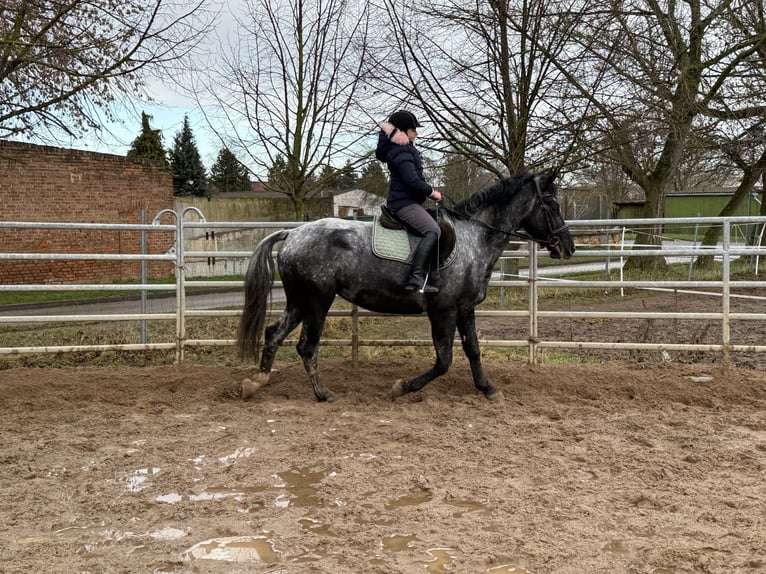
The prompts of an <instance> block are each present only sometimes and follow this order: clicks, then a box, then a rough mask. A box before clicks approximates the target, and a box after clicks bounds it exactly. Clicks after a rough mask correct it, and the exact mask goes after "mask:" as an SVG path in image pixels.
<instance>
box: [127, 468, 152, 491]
mask: <svg viewBox="0 0 766 574" xmlns="http://www.w3.org/2000/svg"><path fill="white" fill-rule="evenodd" d="M159 472H160V469H159V468H158V467H156V466H152V467H148V468H139V469H138V470H134V471H133V472H131V473H129V474H128V476H126V477H125V482H126V483H127V485H128V490H129V491H130V492H141V491H142V490H144V489H145V488H148V487H149V478H150V477H152V476H155V475H156V474H158V473H159Z"/></svg>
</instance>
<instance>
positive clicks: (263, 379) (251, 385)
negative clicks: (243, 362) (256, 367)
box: [240, 373, 269, 401]
mask: <svg viewBox="0 0 766 574" xmlns="http://www.w3.org/2000/svg"><path fill="white" fill-rule="evenodd" d="M254 378H255V380H254V381H253V380H251V379H244V380H243V381H242V385H241V386H240V396H241V397H242V400H243V401H248V400H250V399H251V398H253V396H254V395H255V392H256V391H257V390H258V389H260V388H261V387H262V386H263V385H265V384H266V383H267V382H268V381H269V374H268V373H258V374H257V375H256V376H255V377H254Z"/></svg>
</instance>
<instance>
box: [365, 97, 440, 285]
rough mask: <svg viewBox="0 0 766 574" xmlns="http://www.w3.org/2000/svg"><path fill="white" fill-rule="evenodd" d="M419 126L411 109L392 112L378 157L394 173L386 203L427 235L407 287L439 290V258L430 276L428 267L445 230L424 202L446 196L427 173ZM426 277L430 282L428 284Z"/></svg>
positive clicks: (381, 136)
mask: <svg viewBox="0 0 766 574" xmlns="http://www.w3.org/2000/svg"><path fill="white" fill-rule="evenodd" d="M419 127H421V126H420V123H418V120H417V118H416V117H415V116H414V114H412V113H411V112H408V111H405V110H399V111H398V112H394V113H393V114H391V117H390V118H389V119H388V122H384V123H382V124H380V128H381V129H380V133H379V134H378V147H377V149H376V150H375V157H377V158H378V159H379V160H380V161H382V162H385V163H386V164H387V165H388V170H389V171H390V173H391V180H390V182H389V184H388V199H387V201H386V205H387V206H388V208H389V209H390V210H391V211H393V212H394V213H395V214H396V216H397V217H398V218H399V219H401V220H402V221H404V222H405V223H406V224H407V225H408V226H409V227H411V228H412V229H414V230H415V231H417V232H418V233H419V234H420V235H422V236H423V239H421V240H420V243H419V244H418V246H417V248H416V249H415V253H413V255H412V266H411V267H410V275H409V278H408V279H407V282H406V283H405V285H404V290H405V291H419V292H421V293H437V292H438V291H439V287H438V286H437V285H435V282H436V275H437V273H438V268H439V265H438V261H437V262H434V264H433V265H432V267H433V271H432V273H431V275H430V277H429V276H428V272H427V269H428V266H429V263H430V262H431V259H432V254H434V253H436V246H437V245H438V243H439V236H440V235H441V230H440V229H439V224H438V223H436V221H435V220H434V218H433V217H431V215H430V214H429V213H428V212H427V211H426V210H425V208H424V207H423V203H424V202H425V200H426V199H433V200H434V201H440V200H441V198H442V196H441V194H440V193H439V192H438V191H436V190H435V189H434V188H433V187H431V185H429V184H428V183H427V182H426V180H425V179H424V177H423V163H422V161H421V159H420V152H419V151H418V150H417V149H416V148H415V145H414V144H415V138H417V137H418V132H417V128H419ZM426 279H428V280H429V284H426Z"/></svg>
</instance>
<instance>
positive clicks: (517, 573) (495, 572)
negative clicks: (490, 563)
mask: <svg viewBox="0 0 766 574" xmlns="http://www.w3.org/2000/svg"><path fill="white" fill-rule="evenodd" d="M487 572H488V574H532V573H531V572H530V571H529V570H524V569H523V568H516V567H515V566H495V567H494V568H490V569H489V570H487Z"/></svg>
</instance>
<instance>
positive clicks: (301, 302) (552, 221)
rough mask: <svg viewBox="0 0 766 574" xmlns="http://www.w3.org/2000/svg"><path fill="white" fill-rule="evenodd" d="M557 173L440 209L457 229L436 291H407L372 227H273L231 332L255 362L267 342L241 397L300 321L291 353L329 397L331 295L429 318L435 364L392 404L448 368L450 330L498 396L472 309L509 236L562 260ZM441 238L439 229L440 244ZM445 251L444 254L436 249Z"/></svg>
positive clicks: (522, 176)
mask: <svg viewBox="0 0 766 574" xmlns="http://www.w3.org/2000/svg"><path fill="white" fill-rule="evenodd" d="M555 178H556V173H555V172H544V173H541V174H537V175H535V174H532V173H530V172H522V173H518V174H516V175H513V176H511V177H508V178H505V179H501V180H500V181H499V182H497V183H496V184H494V185H492V186H490V187H487V188H485V189H483V190H481V191H477V192H476V193H474V194H472V195H471V196H469V197H468V198H467V199H465V200H463V201H460V202H458V203H456V204H455V205H454V206H453V207H451V208H449V209H447V208H442V209H443V210H446V211H447V213H448V214H449V215H451V216H452V217H451V219H452V225H453V228H454V253H453V257H452V260H451V262H450V263H449V265H447V266H445V267H442V269H441V271H440V275H441V288H440V290H439V292H438V293H419V292H417V291H415V292H407V291H405V290H404V288H403V285H404V283H405V280H406V278H407V275H408V272H409V264H408V263H406V262H402V261H392V260H388V259H381V258H378V257H377V256H375V255H374V254H373V252H372V240H373V238H372V235H373V224H372V223H370V222H363V221H356V220H344V219H338V218H324V219H319V220H316V221H312V222H309V223H305V224H303V225H301V226H299V227H296V228H293V229H290V230H281V231H276V232H274V233H272V234H270V235H268V236H267V237H265V238H264V239H263V240H261V242H260V243H259V244H258V245H257V247H256V249H255V251H254V252H253V255H252V257H251V259H250V262H249V265H248V269H247V272H246V275H245V303H244V309H243V312H242V316H241V319H240V323H239V328H238V332H237V346H238V349H239V354H240V357H241V358H242V359H243V360H248V359H249V360H254V359H255V358H256V356H257V353H258V350H259V349H260V347H261V344H262V345H263V349H262V354H261V360H260V364H259V367H258V371H257V374H256V375H255V376H254V377H253V379H252V380H251V379H249V378H247V379H244V381H242V384H241V389H240V390H241V394H242V397H243V398H244V399H248V398H251V397H252V396H253V395H254V393H255V391H256V390H257V389H258V388H259V387H261V386H262V385H264V384H266V383H267V382H268V380H269V375H270V373H271V369H272V365H273V363H274V357H275V355H276V352H277V350H278V349H279V347H280V345H281V344H282V342H283V341H284V340H285V338H286V337H287V335H288V334H290V333H291V332H292V331H293V329H295V328H296V327H297V326H298V325H299V324H302V327H301V333H300V338H299V341H298V344H297V346H296V349H297V351H298V355H299V356H300V357H301V359H302V361H303V365H304V367H305V370H306V373H307V375H308V378H309V381H310V382H311V385H312V387H313V389H314V394H315V395H316V398H317V400H318V401H328V402H331V401H333V400H335V398H336V396H335V393H334V392H333V391H332V390H330V389H329V388H328V387H326V386H325V385H324V384H323V383H322V382H321V380H320V377H319V367H318V360H317V353H318V347H319V341H320V338H321V336H322V329H323V327H324V323H325V318H326V316H327V313H328V311H329V309H330V306H331V305H332V303H333V300H334V299H335V297H336V296H339V297H341V298H343V299H345V300H346V301H349V302H351V303H353V304H356V305H358V306H359V307H362V308H364V309H368V310H370V311H374V312H380V313H393V314H399V315H401V314H421V313H424V312H425V313H427V315H428V319H429V320H430V323H431V337H432V340H433V345H434V349H435V351H436V362H435V363H434V365H433V367H432V368H431V369H429V370H428V371H426V372H424V373H422V374H420V375H418V376H416V377H414V378H412V379H409V380H404V379H399V380H397V381H396V382H395V383H394V385H393V387H392V389H391V395H392V397H394V398H396V397H398V396H402V395H405V394H407V393H410V392H414V391H419V390H421V389H422V388H423V387H424V386H425V385H426V384H428V383H429V382H431V381H432V380H434V379H435V378H437V377H439V376H441V375H444V374H445V373H446V372H447V371H448V369H449V368H450V365H451V364H452V346H453V342H454V338H455V329H456V328H457V330H458V332H459V333H460V338H461V342H462V346H463V351H464V353H465V355H466V357H467V358H468V361H469V363H470V367H471V373H472V376H473V383H474V386H475V387H476V389H478V390H479V391H480V392H482V393H483V394H484V396H485V397H487V398H488V399H490V400H501V399H502V398H503V396H502V392H501V391H500V390H499V389H497V388H496V387H495V386H494V385H492V384H491V383H490V382H489V381H488V380H487V377H486V376H485V374H484V371H483V369H482V365H481V357H480V349H479V342H478V338H477V334H476V325H475V307H476V306H477V305H478V304H479V303H481V302H482V301H483V300H484V298H485V297H486V294H487V285H488V283H489V280H490V277H491V275H492V271H493V268H494V265H495V263H496V261H497V260H498V258H499V257H500V255H501V254H502V252H503V250H504V249H505V247H506V245H507V243H508V240H509V238H510V237H511V236H523V237H527V238H529V239H532V240H534V241H535V242H537V243H538V244H539V245H541V246H543V247H544V248H546V249H547V250H548V251H549V255H550V256H551V257H552V258H554V259H560V258H564V259H568V258H570V257H571V256H572V254H573V253H574V251H575V246H574V241H573V240H572V237H571V235H570V233H569V228H568V226H567V224H566V222H565V221H564V218H563V216H562V214H561V210H560V208H559V205H558V203H557V201H556V185H555V183H554V180H555ZM445 235H446V234H445V233H442V237H443V238H444V236H445ZM280 241H283V242H284V243H283V244H282V246H281V249H280V250H279V253H278V255H277V267H276V269H278V271H279V274H280V276H281V279H282V285H283V289H284V294H285V297H286V302H285V308H284V311H283V312H282V314H281V316H280V317H279V319H278V320H277V321H276V322H275V323H274V324H272V325H270V326H269V327H267V328H266V329H265V336H264V335H262V334H263V331H264V325H265V317H266V307H267V303H268V300H269V296H270V293H271V288H272V286H273V282H274V273H275V264H274V258H273V255H272V250H273V249H274V245H275V244H276V243H278V242H280ZM442 249H443V248H442Z"/></svg>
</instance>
